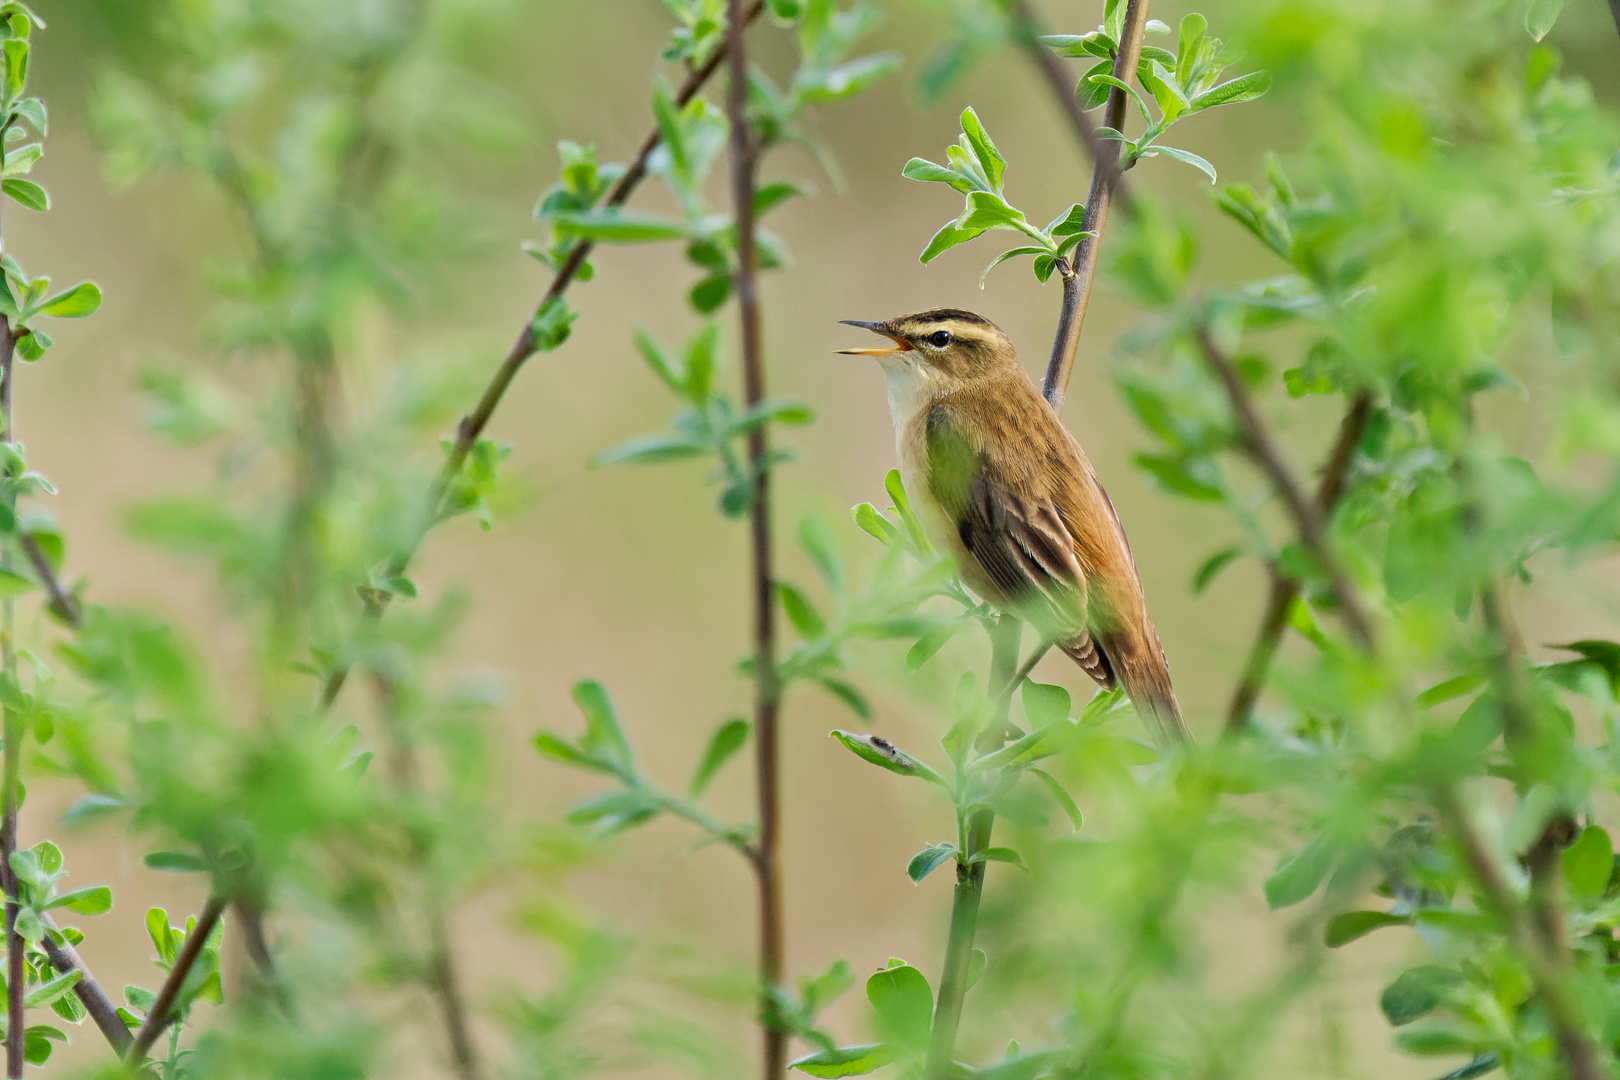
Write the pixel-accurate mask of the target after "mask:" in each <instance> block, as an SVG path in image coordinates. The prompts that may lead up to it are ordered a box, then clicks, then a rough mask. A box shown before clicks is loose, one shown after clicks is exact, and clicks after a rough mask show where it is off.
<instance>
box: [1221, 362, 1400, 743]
mask: <svg viewBox="0 0 1620 1080" xmlns="http://www.w3.org/2000/svg"><path fill="white" fill-rule="evenodd" d="M1371 418H1372V395H1371V394H1369V393H1367V392H1366V391H1363V392H1361V393H1360V394H1357V395H1356V397H1355V399H1354V400H1353V401H1351V403H1350V408H1349V410H1348V411H1347V412H1346V413H1345V414H1344V420H1343V421H1342V422H1341V423H1340V424H1339V441H1338V442H1336V443H1335V444H1334V445H1333V453H1332V455H1331V456H1329V458H1328V461H1327V465H1326V466H1324V467H1323V469H1322V480H1321V484H1320V486H1318V488H1317V490H1316V505H1317V506H1318V507H1319V508H1320V509H1321V513H1322V517H1323V519H1324V520H1326V519H1328V518H1329V517H1331V516H1332V513H1333V508H1334V507H1335V506H1337V505H1338V502H1339V497H1340V496H1341V495H1342V494H1344V485H1345V481H1346V479H1347V478H1348V476H1349V474H1350V465H1351V463H1352V462H1353V461H1354V460H1355V451H1356V447H1357V446H1358V445H1360V443H1361V437H1362V436H1363V435H1364V434H1366V432H1367V422H1368V420H1370V419H1371ZM1298 595H1299V582H1297V581H1294V580H1293V579H1292V578H1288V577H1285V576H1284V575H1283V574H1281V573H1280V572H1279V571H1278V570H1277V568H1276V567H1275V566H1273V567H1272V568H1271V594H1270V596H1269V597H1268V598H1267V599H1266V610H1265V614H1264V615H1262V616H1261V618H1260V629H1259V630H1258V631H1256V633H1255V636H1254V644H1253V645H1251V646H1250V647H1249V657H1248V659H1247V660H1245V661H1244V664H1243V677H1242V678H1241V679H1240V680H1239V681H1238V685H1237V689H1235V690H1234V691H1233V692H1232V702H1231V704H1230V705H1228V706H1227V709H1226V733H1227V734H1235V733H1237V732H1238V731H1239V730H1241V729H1242V727H1243V725H1244V724H1247V723H1248V722H1249V714H1250V713H1251V712H1252V711H1253V710H1254V703H1255V701H1256V700H1257V699H1258V698H1259V697H1260V689H1261V687H1263V686H1264V685H1265V683H1266V673H1267V672H1268V671H1270V670H1271V661H1272V660H1273V659H1274V658H1275V657H1276V655H1277V646H1278V644H1279V643H1280V642H1281V641H1282V635H1283V630H1284V629H1286V628H1287V626H1288V610H1289V609H1290V608H1291V607H1293V605H1294V599H1295V597H1297V596H1298Z"/></svg>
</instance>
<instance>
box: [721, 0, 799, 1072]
mask: <svg viewBox="0 0 1620 1080" xmlns="http://www.w3.org/2000/svg"><path fill="white" fill-rule="evenodd" d="M726 20H727V24H728V25H727V29H726V120H727V123H728V125H729V128H730V138H731V145H730V153H729V157H730V163H731V212H732V215H733V217H734V219H735V221H736V226H735V231H736V236H737V273H736V277H735V280H734V282H733V285H732V291H733V292H734V293H736V296H737V319H738V330H739V336H740V338H741V344H742V357H743V400H744V404H745V405H746V406H747V407H748V408H750V409H751V408H753V407H754V406H756V405H758V404H759V403H760V402H762V401H764V400H765V342H764V340H763V335H762V330H761V326H760V311H759V292H758V281H757V278H758V273H759V255H758V251H757V250H756V243H755V237H754V185H755V170H756V167H757V164H758V162H757V149H758V146H757V143H756V142H755V139H754V135H753V132H752V131H751V130H750V129H749V124H748V37H747V30H748V20H747V19H746V18H745V17H744V15H743V0H727V3H726ZM748 469H749V475H750V476H751V477H752V478H753V488H754V490H753V498H752V499H751V500H750V501H749V505H748V534H749V545H750V548H751V553H752V563H753V566H752V579H753V588H752V592H753V600H754V774H755V786H756V788H757V796H758V803H759V805H758V814H759V838H758V839H757V840H756V841H755V846H754V874H755V878H756V881H757V884H758V887H759V984H760V985H759V990H760V1003H759V1015H760V1018H761V1024H760V1027H761V1032H760V1034H761V1041H762V1054H761V1061H760V1075H761V1076H763V1077H764V1078H765V1080H777V1078H779V1077H781V1076H782V1074H783V1073H784V1072H785V1071H786V1069H787V1032H786V1031H784V1030H783V1029H782V1027H781V1026H780V1024H778V1023H777V1022H776V1021H775V1020H774V1018H773V1016H774V1010H773V1009H772V1007H771V997H770V995H771V992H772V991H773V990H774V989H775V988H776V987H778V986H780V985H781V983H782V973H783V969H784V966H785V963H784V959H783V954H784V953H785V952H786V940H785V939H786V931H785V929H784V925H783V922H784V920H783V913H782V907H783V904H782V859H781V836H782V827H781V817H782V805H781V802H782V796H781V783H780V775H779V772H780V770H779V764H780V762H779V757H780V754H779V751H778V748H777V719H778V713H779V712H780V709H781V704H782V686H781V676H780V673H779V672H778V671H777V669H776V573H775V570H774V568H773V566H772V561H773V552H772V547H771V468H770V430H769V425H768V424H757V425H755V426H754V427H753V428H752V429H750V431H749V432H748Z"/></svg>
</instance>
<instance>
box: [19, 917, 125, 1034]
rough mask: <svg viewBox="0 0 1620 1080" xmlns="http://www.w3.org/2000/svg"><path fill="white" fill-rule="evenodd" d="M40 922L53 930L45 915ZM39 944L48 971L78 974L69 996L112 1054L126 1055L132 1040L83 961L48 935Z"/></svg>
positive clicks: (73, 950) (109, 999)
mask: <svg viewBox="0 0 1620 1080" xmlns="http://www.w3.org/2000/svg"><path fill="white" fill-rule="evenodd" d="M40 922H42V923H44V924H45V926H46V927H47V928H48V929H51V930H55V929H56V923H55V922H53V921H52V920H51V917H50V916H49V915H48V914H47V915H41V916H40ZM41 944H42V945H43V946H44V948H45V955H46V956H47V957H49V958H50V961H51V967H53V968H55V969H56V971H57V973H58V974H61V975H66V974H67V973H68V972H70V971H77V972H79V981H78V982H76V983H74V984H73V993H74V994H75V995H76V996H77V997H78V999H79V1001H80V1002H81V1003H82V1004H83V1005H84V1009H85V1011H86V1012H88V1013H89V1014H90V1019H92V1020H94V1021H95V1022H96V1027H98V1028H100V1029H101V1034H102V1035H103V1036H104V1037H105V1038H106V1040H107V1042H108V1043H109V1044H111V1046H112V1048H113V1052H114V1053H116V1054H117V1055H118V1056H119V1057H123V1056H124V1055H125V1054H127V1053H128V1052H129V1047H130V1044H131V1043H133V1042H134V1041H135V1038H134V1036H132V1035H131V1034H130V1033H129V1028H127V1027H125V1026H124V1021H123V1020H122V1019H120V1018H119V1016H118V1006H116V1005H114V1004H113V1002H112V999H111V998H109V997H108V996H107V992H106V991H105V990H103V989H102V988H101V984H100V983H98V982H96V980H95V976H93V975H91V974H90V969H89V968H88V967H86V966H85V963H84V959H83V958H82V957H80V956H79V954H78V951H77V950H75V949H74V948H73V946H72V945H70V944H68V943H67V942H66V941H64V942H62V944H60V945H58V944H57V943H56V942H54V941H52V940H51V936H50V935H49V934H46V935H45V939H44V940H43V941H42V942H41Z"/></svg>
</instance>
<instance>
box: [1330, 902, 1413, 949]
mask: <svg viewBox="0 0 1620 1080" xmlns="http://www.w3.org/2000/svg"><path fill="white" fill-rule="evenodd" d="M1411 925H1412V918H1411V916H1409V915H1392V914H1390V913H1389V912H1387V911H1346V912H1345V913H1344V914H1342V915H1335V916H1334V917H1333V918H1331V919H1329V920H1328V924H1327V926H1326V927H1325V928H1324V930H1323V932H1322V940H1323V941H1324V942H1325V943H1326V944H1327V946H1328V948H1330V949H1337V948H1338V947H1339V946H1340V945H1347V944H1349V943H1350V942H1352V941H1354V940H1356V939H1357V938H1360V937H1365V936H1366V935H1368V934H1370V933H1372V932H1373V931H1374V930H1377V929H1379V928H1380V927H1385V926H1411Z"/></svg>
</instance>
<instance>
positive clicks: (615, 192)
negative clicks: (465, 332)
mask: <svg viewBox="0 0 1620 1080" xmlns="http://www.w3.org/2000/svg"><path fill="white" fill-rule="evenodd" d="M733 6H735V5H733ZM764 10H765V4H764V2H763V0H756V2H755V3H754V4H752V5H751V6H750V7H749V8H748V10H747V12H746V14H744V15H743V23H744V24H745V25H746V24H749V23H752V22H753V21H754V20H755V19H757V18H758V17H759V14H760V12H762V11H764ZM725 57H726V50H724V49H716V50H715V52H714V55H712V56H710V57H709V58H708V59H707V60H705V61H704V62H703V63H702V64H700V65H698V66H697V67H696V68H694V69H693V71H692V73H691V74H690V75H688V76H687V77H686V81H685V82H683V83H682V84H681V87H680V89H679V90H677V91H676V93H675V104H676V105H677V106H683V105H685V104H687V103H688V102H689V101H691V100H692V98H694V97H696V96H697V92H698V91H699V90H701V89H702V88H703V85H704V84H705V83H707V82H708V81H709V78H710V77H711V76H712V75H713V74H714V73H715V71H717V70H718V69H719V67H720V64H721V63H722V62H723V61H724V60H725ZM660 141H662V140H661V138H660V136H659V132H658V128H657V127H656V126H654V127H653V129H652V130H651V131H649V132H648V133H647V137H646V138H645V139H643V140H642V142H641V148H640V149H639V150H638V151H636V156H635V157H634V158H632V159H631V162H630V166H629V168H627V169H625V171H624V175H623V176H621V177H619V179H618V180H617V181H616V182H615V183H614V185H613V187H612V188H610V189H609V190H608V194H607V198H606V199H605V200H604V202H603V205H604V206H622V205H624V203H625V201H626V200H628V199H629V198H630V195H631V193H632V192H633V191H635V189H636V187H637V186H638V185H639V184H640V183H641V181H642V180H644V179H645V178H646V176H647V163H648V161H650V160H651V158H652V155H653V151H654V150H656V149H657V148H658V144H659V142H660ZM593 247H595V245H594V244H593V243H592V242H591V241H589V240H580V241H579V242H577V243H576V244H575V245H574V247H573V249H572V250H571V251H570V252H569V254H568V258H567V259H566V260H564V262H563V264H562V266H561V267H560V268H559V269H558V270H557V272H556V274H555V275H553V276H552V279H551V284H550V285H549V286H548V287H547V288H546V291H545V294H544V295H542V296H541V298H540V302H539V303H538V304H536V305H535V309H534V314H533V315H531V316H530V317H529V319H528V321H526V322H525V323H524V324H523V327H522V329H520V330H519V331H518V335H517V337H516V338H515V339H514V340H513V342H512V346H511V348H509V349H508V350H507V351H506V357H505V358H504V359H503V360H502V361H501V363H500V366H499V367H497V368H496V369H495V374H494V375H493V376H492V377H491V378H490V380H489V383H488V384H487V385H486V386H485V387H484V391H483V393H481V394H480V395H479V396H478V403H477V404H476V405H475V406H473V409H472V411H471V412H468V413H466V414H465V415H464V416H462V418H461V420H460V422H458V423H457V424H456V438H455V442H454V443H452V444H451V447H450V452H449V454H448V455H447V456H446V457H445V460H444V465H443V466H441V467H440V469H439V472H438V475H437V476H435V477H434V480H433V483H432V485H431V486H430V488H429V489H428V497H427V500H426V502H425V504H424V516H423V520H422V526H421V528H420V529H419V530H417V533H416V536H415V538H414V539H413V540H412V542H411V544H410V546H409V547H408V548H406V550H404V551H401V552H400V553H398V554H397V555H396V556H395V557H394V559H393V560H392V562H391V563H390V566H389V573H390V574H391V575H399V574H403V573H404V572H405V570H406V568H407V567H409V565H410V562H411V559H412V558H414V557H415V555H416V549H417V548H418V547H420V546H421V543H422V539H423V537H425V536H426V535H427V531H428V530H429V529H430V528H432V526H433V523H434V521H435V520H436V519H437V518H438V515H439V509H440V507H441V505H442V504H443V502H444V495H445V492H446V491H447V490H449V487H450V483H451V481H453V480H454V479H455V478H456V476H457V475H459V474H460V472H461V469H462V466H463V465H465V464H466V463H467V455H468V454H470V453H471V452H472V448H473V445H474V444H475V443H477V442H478V438H479V436H481V435H482V434H483V433H484V429H485V428H486V427H488V426H489V421H490V418H491V417H492V416H494V415H495V410H496V408H497V407H499V405H500V403H501V399H502V398H503V397H505V396H506V391H507V389H508V388H509V387H510V386H511V385H512V380H513V379H515V378H516V377H517V373H518V371H519V369H521V368H522V367H523V365H524V363H525V362H526V361H527V360H528V359H529V357H531V356H533V355H534V354H535V351H536V345H535V340H534V329H533V327H534V319H535V317H536V316H538V315H539V314H540V312H541V311H542V310H543V309H544V308H545V306H546V305H547V304H549V303H550V302H551V301H553V300H556V299H558V298H560V297H561V296H562V295H563V294H564V293H566V292H567V291H568V287H569V286H570V285H572V284H573V283H574V281H575V279H576V278H577V277H578V276H579V270H580V267H582V266H584V265H585V260H586V259H587V258H588V257H589V256H590V253H591V249H592V248H593ZM388 600H389V598H388V596H387V595H382V596H377V597H375V598H372V599H369V600H367V602H366V615H367V617H369V618H378V617H380V616H381V615H382V613H383V611H384V610H386V609H387V606H388ZM348 677H349V665H348V664H346V663H345V664H340V665H339V666H338V667H335V668H333V670H332V671H331V672H330V673H329V674H328V675H327V677H326V681H325V682H324V683H323V684H322V686H321V707H322V708H327V707H330V706H331V704H332V703H333V702H334V701H336V700H337V697H338V695H339V694H340V693H342V691H343V685H344V683H345V682H347V681H348Z"/></svg>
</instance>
